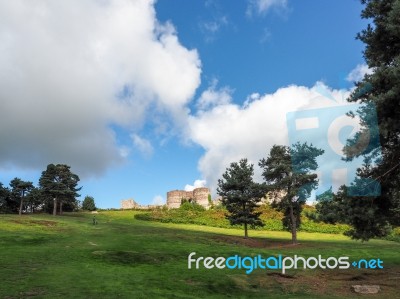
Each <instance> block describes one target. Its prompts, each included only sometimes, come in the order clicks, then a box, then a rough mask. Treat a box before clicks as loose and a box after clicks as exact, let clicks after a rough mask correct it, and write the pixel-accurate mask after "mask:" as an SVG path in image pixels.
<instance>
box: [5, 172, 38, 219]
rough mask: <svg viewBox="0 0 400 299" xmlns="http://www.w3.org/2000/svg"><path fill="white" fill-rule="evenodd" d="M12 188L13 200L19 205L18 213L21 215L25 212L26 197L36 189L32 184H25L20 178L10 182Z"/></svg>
mask: <svg viewBox="0 0 400 299" xmlns="http://www.w3.org/2000/svg"><path fill="white" fill-rule="evenodd" d="M10 187H11V199H12V201H14V202H18V203H19V208H18V211H19V214H20V215H21V214H22V212H23V210H24V209H25V206H24V199H25V195H26V194H27V193H28V192H30V191H31V190H32V189H33V188H34V187H33V184H32V182H25V181H23V180H21V179H20V178H14V179H13V180H12V181H11V182H10Z"/></svg>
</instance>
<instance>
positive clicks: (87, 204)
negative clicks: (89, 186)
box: [82, 195, 96, 211]
mask: <svg viewBox="0 0 400 299" xmlns="http://www.w3.org/2000/svg"><path fill="white" fill-rule="evenodd" d="M82 209H83V210H86V211H95V210H96V204H95V202H94V198H93V197H92V196H88V195H87V196H85V198H84V200H83V202H82Z"/></svg>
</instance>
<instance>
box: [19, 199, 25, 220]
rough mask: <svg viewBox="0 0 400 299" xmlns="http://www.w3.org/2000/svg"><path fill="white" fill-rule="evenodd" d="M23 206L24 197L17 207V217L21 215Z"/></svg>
mask: <svg viewBox="0 0 400 299" xmlns="http://www.w3.org/2000/svg"><path fill="white" fill-rule="evenodd" d="M23 206H24V197H22V198H21V204H20V205H19V216H21V215H22V207H23Z"/></svg>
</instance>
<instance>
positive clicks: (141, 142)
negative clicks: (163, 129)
mask: <svg viewBox="0 0 400 299" xmlns="http://www.w3.org/2000/svg"><path fill="white" fill-rule="evenodd" d="M131 138H132V141H133V144H134V147H135V148H137V149H138V150H139V151H140V152H141V153H142V154H143V155H144V156H145V157H150V156H151V155H152V154H153V152H154V148H153V146H152V145H151V143H150V141H149V140H147V139H145V138H142V137H140V136H139V135H137V134H131Z"/></svg>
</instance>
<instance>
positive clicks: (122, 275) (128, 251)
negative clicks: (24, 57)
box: [0, 211, 400, 298]
mask: <svg viewBox="0 0 400 299" xmlns="http://www.w3.org/2000/svg"><path fill="white" fill-rule="evenodd" d="M135 213H137V212H134V211H125V212H119V211H115V212H101V213H100V214H98V215H97V216H96V218H97V219H98V221H99V225H97V226H93V225H92V224H91V217H92V215H90V214H68V215H66V216H63V217H52V216H47V215H35V216H22V217H18V216H14V215H13V216H11V215H0V298H199V297H202V298H222V297H232V298H248V297H251V298H257V297H259V298H265V297H269V298H345V297H348V298H353V297H354V294H352V293H351V291H350V286H351V285H352V284H362V283H365V282H366V283H372V284H374V283H378V284H380V285H381V287H382V292H381V293H380V294H379V296H374V295H370V296H369V297H375V298H388V297H390V298H399V295H398V291H399V290H400V287H399V285H400V257H399V249H400V244H399V243H394V242H390V241H384V240H372V241H370V242H368V243H364V244H363V243H359V242H355V241H351V240H349V239H348V238H346V237H344V236H341V235H329V234H316V233H300V234H299V240H300V241H301V245H299V246H296V247H293V246H290V245H289V239H290V235H289V234H288V233H286V232H266V231H250V235H251V236H252V237H256V238H263V239H255V242H254V243H249V244H247V245H245V244H243V240H242V238H241V237H240V236H241V235H242V231H241V230H234V229H229V230H228V229H223V228H211V227H206V226H196V225H179V224H164V223H153V222H147V221H139V220H135V219H134V218H133V216H134V214H135ZM54 221H55V222H54ZM265 238H267V239H265ZM249 245H251V246H249ZM252 246H253V247H252ZM254 246H256V247H254ZM257 246H258V247H257ZM259 246H261V247H259ZM192 251H195V252H197V253H198V255H202V256H214V257H216V256H228V255H233V254H240V255H242V256H244V255H252V254H253V255H255V254H262V255H264V256H267V255H272V254H283V255H294V254H298V255H301V256H305V257H306V256H312V255H313V256H317V255H318V254H322V255H324V256H336V257H337V256H341V255H347V256H350V257H351V258H354V259H358V258H378V257H379V258H381V259H382V260H383V261H384V265H385V269H384V270H379V271H377V270H358V271H356V270H345V271H336V270H324V271H321V270H320V271H317V272H316V271H314V270H306V271H304V270H297V271H294V270H289V271H288V273H289V274H290V275H289V276H281V275H278V272H276V271H275V272H273V271H268V272H267V271H265V270H256V271H254V272H253V273H251V274H250V275H246V274H244V271H243V270H227V269H223V270H217V269H211V270H205V269H201V270H194V269H193V270H188V269H187V256H188V254H189V253H190V252H192ZM396 296H397V297H396Z"/></svg>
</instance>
